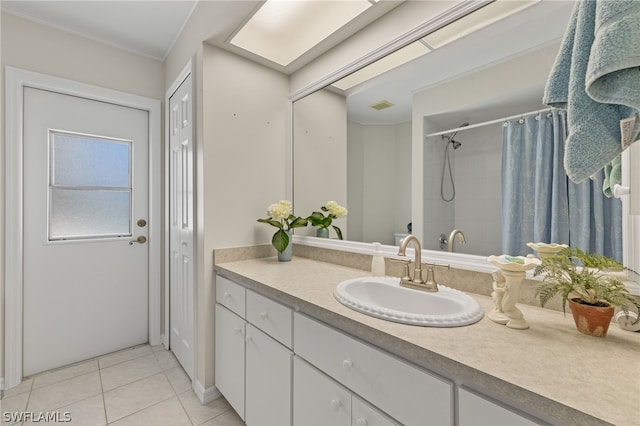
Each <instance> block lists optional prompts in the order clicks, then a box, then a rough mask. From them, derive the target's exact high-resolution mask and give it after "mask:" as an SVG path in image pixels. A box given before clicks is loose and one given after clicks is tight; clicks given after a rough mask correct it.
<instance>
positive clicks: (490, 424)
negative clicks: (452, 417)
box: [458, 387, 545, 426]
mask: <svg viewBox="0 0 640 426" xmlns="http://www.w3.org/2000/svg"><path fill="white" fill-rule="evenodd" d="M458 424H459V425H460V426H485V425H486V426H533V425H539V424H545V423H536V422H534V421H532V420H529V419H528V418H525V417H523V416H521V415H520V414H518V413H515V412H513V411H511V410H509V409H507V408H504V407H503V406H501V405H498V404H496V403H495V402H493V401H490V400H489V399H487V398H484V397H483V396H480V395H478V394H477V393H475V392H472V391H469V390H467V389H465V388H464V387H460V388H459V389H458Z"/></svg>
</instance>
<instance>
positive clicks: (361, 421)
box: [356, 417, 369, 426]
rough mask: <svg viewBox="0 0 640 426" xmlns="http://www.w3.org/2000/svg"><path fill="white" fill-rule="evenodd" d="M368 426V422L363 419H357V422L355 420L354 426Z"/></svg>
mask: <svg viewBox="0 0 640 426" xmlns="http://www.w3.org/2000/svg"><path fill="white" fill-rule="evenodd" d="M368 424H369V422H368V421H367V419H365V418H364V417H358V420H356V426H367V425H368Z"/></svg>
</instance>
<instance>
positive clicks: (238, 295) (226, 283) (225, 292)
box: [216, 275, 246, 318]
mask: <svg viewBox="0 0 640 426" xmlns="http://www.w3.org/2000/svg"><path fill="white" fill-rule="evenodd" d="M245 292H246V290H245V288H244V287H243V286H241V285H240V284H236V283H234V282H233V281H230V280H228V279H226V278H225V277H221V276H220V275H216V302H218V303H220V304H221V305H224V306H226V307H227V308H229V309H230V310H232V311H233V312H235V313H236V314H238V315H240V316H241V317H242V318H245Z"/></svg>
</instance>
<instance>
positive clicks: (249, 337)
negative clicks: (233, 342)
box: [244, 335, 253, 342]
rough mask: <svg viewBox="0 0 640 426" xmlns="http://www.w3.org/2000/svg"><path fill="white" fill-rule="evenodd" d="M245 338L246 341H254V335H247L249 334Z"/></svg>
mask: <svg viewBox="0 0 640 426" xmlns="http://www.w3.org/2000/svg"><path fill="white" fill-rule="evenodd" d="M244 340H245V341H247V342H250V341H252V340H253V337H251V336H249V335H247V336H246V337H245V338H244Z"/></svg>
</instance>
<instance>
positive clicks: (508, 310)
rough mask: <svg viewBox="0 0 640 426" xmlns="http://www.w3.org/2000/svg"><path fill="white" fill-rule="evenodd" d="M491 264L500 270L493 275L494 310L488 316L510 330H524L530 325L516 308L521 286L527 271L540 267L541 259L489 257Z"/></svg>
mask: <svg viewBox="0 0 640 426" xmlns="http://www.w3.org/2000/svg"><path fill="white" fill-rule="evenodd" d="M488 260H489V262H490V263H492V264H493V265H495V266H497V267H498V268H500V270H499V271H495V272H494V273H493V279H494V281H493V293H491V296H492V298H493V304H494V308H493V310H492V311H491V312H489V313H488V314H487V316H488V317H489V319H490V320H491V321H493V322H495V323H498V324H504V325H506V326H507V327H509V328H515V329H517V330H524V329H527V328H529V324H528V323H527V321H526V320H525V319H524V315H523V314H522V311H520V309H518V308H517V307H516V303H517V302H518V299H519V298H520V285H521V284H522V280H524V277H525V276H526V271H528V270H529V269H533V268H535V267H536V266H538V265H539V264H540V263H541V262H540V259H537V258H535V257H524V256H515V257H514V256H507V255H505V254H503V255H501V256H489V258H488Z"/></svg>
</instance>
